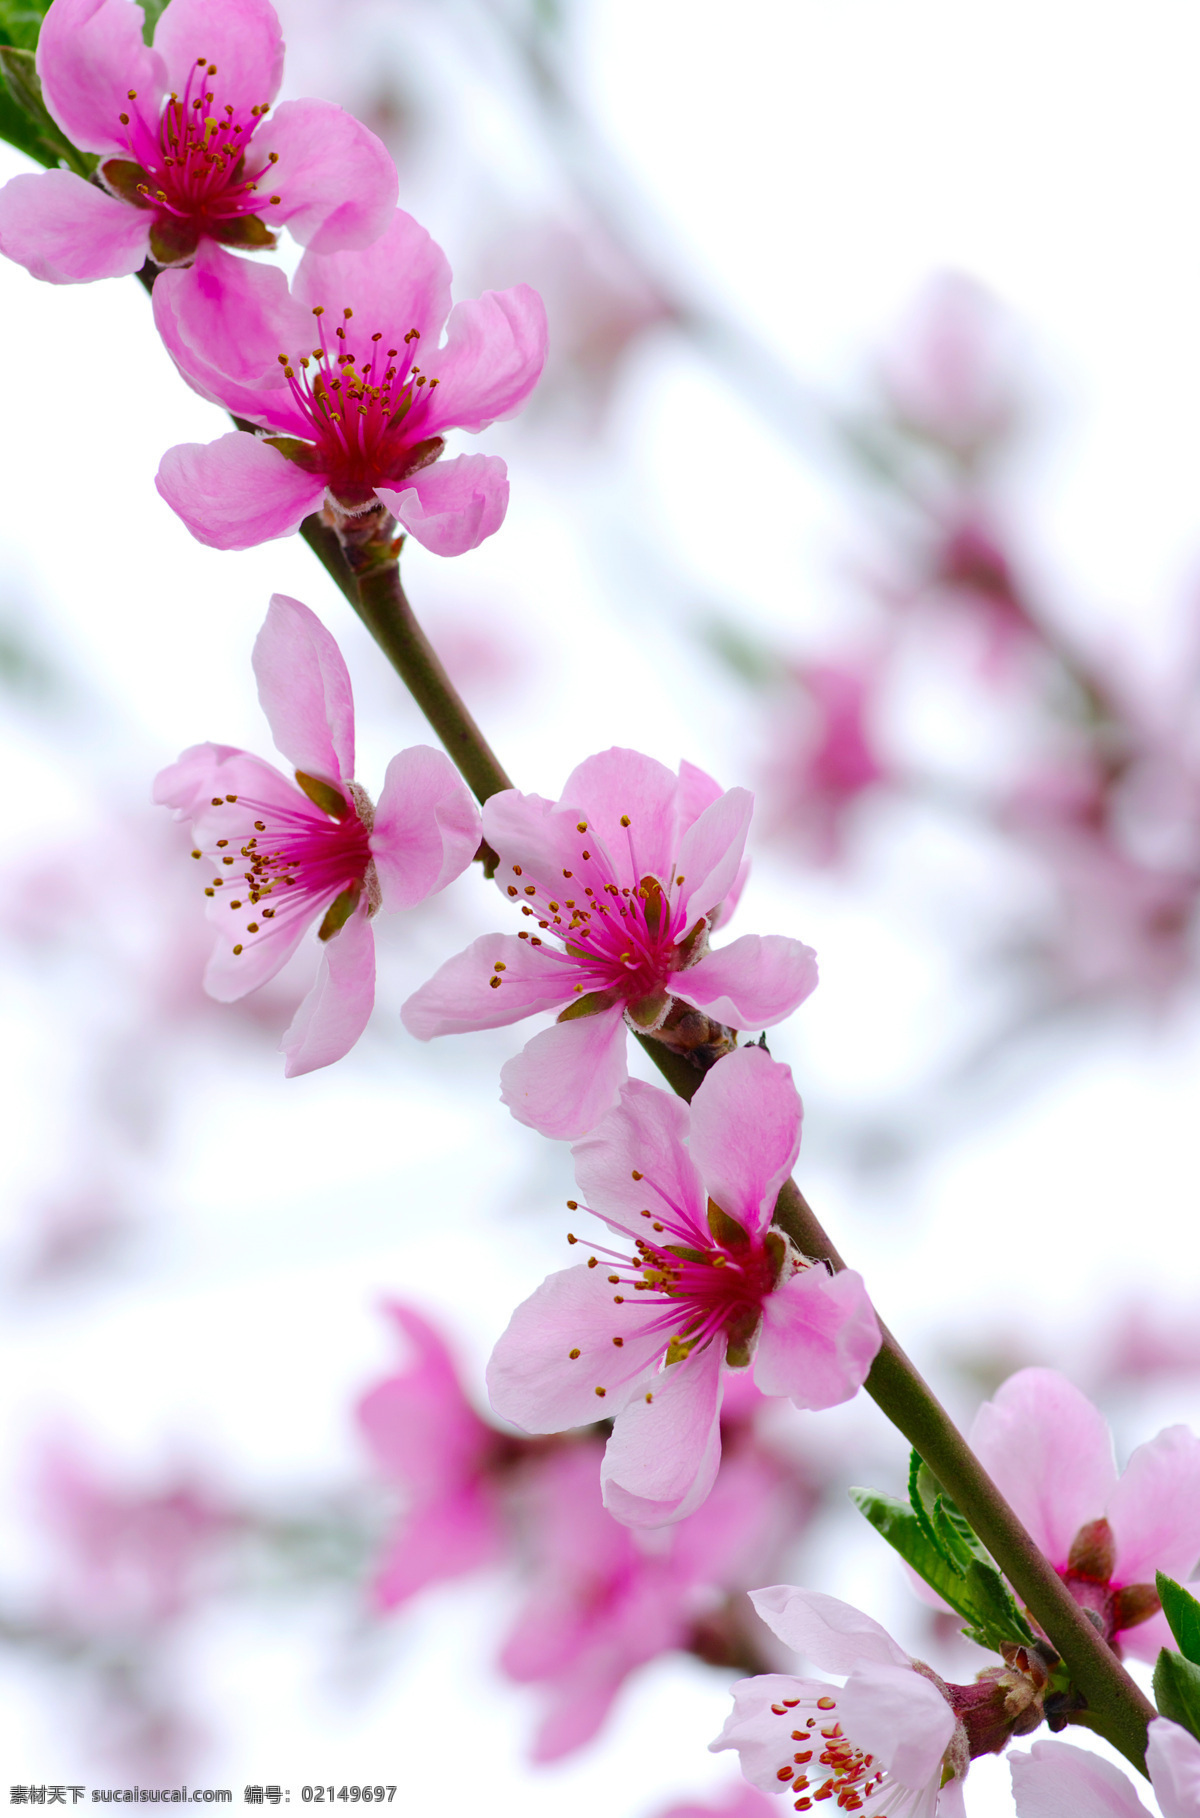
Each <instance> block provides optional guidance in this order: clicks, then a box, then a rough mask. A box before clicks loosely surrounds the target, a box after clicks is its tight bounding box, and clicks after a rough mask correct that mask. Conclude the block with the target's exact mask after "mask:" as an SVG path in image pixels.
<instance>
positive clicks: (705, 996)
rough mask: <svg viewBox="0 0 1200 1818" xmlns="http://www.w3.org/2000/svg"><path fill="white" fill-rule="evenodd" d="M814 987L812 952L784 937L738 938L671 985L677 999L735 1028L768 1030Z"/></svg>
mask: <svg viewBox="0 0 1200 1818" xmlns="http://www.w3.org/2000/svg"><path fill="white" fill-rule="evenodd" d="M816 986H817V956H816V954H815V953H814V952H813V950H812V948H811V947H806V946H805V945H804V942H803V941H794V940H792V939H791V938H790V937H789V936H788V935H786V934H743V935H741V936H740V937H739V939H737V940H736V941H730V943H729V945H728V947H718V948H717V950H716V952H715V953H706V954H705V955H704V958H703V959H701V960H698V961H697V962H696V964H695V965H694V966H689V967H688V969H687V971H686V972H681V973H679V974H678V976H677V978H676V981H675V987H676V990H677V991H678V992H679V994H680V996H681V997H686V998H687V999H688V1001H689V1003H693V1004H696V1005H698V1006H699V1008H700V1009H701V1010H706V1011H707V1012H708V1014H709V1016H711V1017H713V1018H714V1019H715V1020H716V1021H717V1022H719V1023H728V1024H729V1025H730V1027H731V1028H734V1029H770V1028H772V1027H773V1026H774V1024H776V1023H781V1022H782V1021H783V1019H784V1017H785V1016H790V1015H791V1014H792V1011H793V1010H794V1009H795V1008H796V1007H797V1005H798V1004H802V1003H803V1002H804V1000H805V998H806V997H807V996H808V995H809V993H810V992H812V991H815V990H816Z"/></svg>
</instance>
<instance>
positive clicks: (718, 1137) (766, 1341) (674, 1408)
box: [488, 1048, 880, 1526]
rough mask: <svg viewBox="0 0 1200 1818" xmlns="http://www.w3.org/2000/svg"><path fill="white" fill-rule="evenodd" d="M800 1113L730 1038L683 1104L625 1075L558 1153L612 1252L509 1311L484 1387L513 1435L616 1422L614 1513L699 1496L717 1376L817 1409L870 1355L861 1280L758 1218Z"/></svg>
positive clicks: (626, 1514)
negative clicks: (749, 1378)
mask: <svg viewBox="0 0 1200 1818" xmlns="http://www.w3.org/2000/svg"><path fill="white" fill-rule="evenodd" d="M800 1118H801V1107H800V1100H799V1098H798V1097H797V1095H796V1090H795V1087H794V1086H793V1085H792V1076H791V1073H790V1071H789V1069H788V1068H787V1067H783V1066H780V1065H779V1064H778V1063H777V1062H775V1061H772V1060H771V1059H770V1057H769V1056H768V1055H767V1054H765V1053H764V1052H763V1051H762V1049H761V1048H741V1049H738V1050H736V1051H735V1052H734V1053H732V1054H730V1055H727V1056H726V1057H725V1059H723V1060H721V1061H718V1062H717V1064H716V1066H715V1067H714V1068H713V1069H712V1070H711V1071H710V1072H709V1073H708V1075H707V1076H706V1078H705V1080H704V1082H703V1084H702V1085H701V1086H700V1089H699V1090H698V1092H697V1093H696V1096H695V1098H694V1099H693V1101H692V1104H691V1106H690V1107H688V1106H686V1105H684V1104H683V1103H682V1102H681V1101H680V1100H678V1099H676V1098H673V1097H672V1096H671V1095H670V1094H669V1093H666V1092H662V1091H659V1090H658V1088H657V1087H654V1086H647V1085H644V1084H643V1083H642V1082H641V1081H639V1080H631V1081H628V1082H627V1083H626V1084H625V1085H624V1086H623V1087H622V1089H621V1102H620V1104H619V1106H618V1107H617V1108H616V1109H615V1110H614V1111H611V1112H609V1113H608V1115H607V1116H606V1117H604V1118H603V1119H602V1120H601V1122H600V1123H599V1124H598V1125H597V1126H596V1129H595V1130H594V1132H593V1134H592V1135H591V1136H590V1137H589V1138H587V1140H586V1141H584V1142H581V1143H578V1144H577V1145H576V1147H575V1149H574V1151H573V1153H574V1157H575V1170H576V1178H577V1180H578V1182H579V1186H580V1190H581V1192H583V1193H584V1194H585V1195H586V1197H587V1198H588V1199H589V1200H591V1202H592V1204H591V1206H590V1207H589V1208H588V1210H591V1211H594V1212H595V1214H596V1216H597V1217H599V1218H601V1219H603V1221H604V1222H605V1224H607V1225H608V1227H609V1229H610V1230H611V1231H614V1232H615V1233H616V1234H617V1235H618V1237H620V1238H621V1239H622V1240H623V1247H622V1248H621V1249H619V1250H609V1249H606V1248H604V1247H602V1246H597V1247H596V1249H595V1251H594V1253H593V1255H592V1257H591V1258H590V1259H589V1261H588V1262H587V1263H584V1264H580V1265H579V1266H578V1267H576V1268H573V1269H565V1270H562V1271H561V1272H559V1273H558V1274H555V1275H551V1276H549V1277H548V1278H547V1279H546V1281H544V1282H543V1283H542V1286H541V1287H540V1288H539V1289H538V1290H537V1292H536V1293H535V1294H533V1295H531V1297H530V1298H529V1299H528V1300H527V1301H525V1302H524V1303H523V1305H522V1306H520V1307H518V1308H517V1311H516V1312H515V1313H514V1314H513V1317H512V1319H511V1321H510V1322H509V1325H508V1329H507V1330H506V1331H505V1333H504V1334H503V1336H502V1337H501V1339H500V1341H499V1343H498V1344H497V1346H496V1348H495V1351H494V1352H493V1353H492V1360H491V1363H490V1364H489V1366H488V1390H489V1393H490V1395H491V1398H492V1406H493V1407H494V1408H495V1410H496V1412H497V1413H498V1414H499V1415H500V1416H501V1418H502V1419H504V1420H511V1421H512V1423H513V1424H514V1426H518V1427H520V1428H522V1429H524V1430H525V1431H526V1432H533V1433H554V1432H559V1431H562V1430H563V1429H565V1428H568V1427H576V1426H583V1425H585V1424H587V1423H588V1422H590V1421H593V1420H595V1419H596V1418H597V1417H598V1416H600V1415H606V1416H609V1417H615V1425H614V1428H613V1433H612V1438H611V1439H610V1440H609V1443H608V1449H607V1451H606V1453H605V1458H604V1469H603V1472H602V1481H603V1486H604V1501H605V1506H606V1508H608V1510H609V1511H610V1513H611V1514H613V1515H615V1516H616V1518H617V1519H618V1521H624V1522H629V1523H631V1524H633V1525H642V1526H658V1525H660V1524H662V1523H664V1522H669V1521H678V1520H679V1519H680V1518H681V1517H682V1516H684V1515H687V1514H690V1513H691V1512H692V1510H693V1509H696V1508H698V1507H699V1506H700V1504H701V1503H702V1502H703V1501H704V1499H705V1497H706V1496H707V1495H708V1493H709V1491H710V1490H711V1488H712V1485H713V1482H714V1479H715V1478H716V1474H717V1467H718V1465H719V1463H720V1459H721V1433H720V1413H721V1400H722V1393H723V1383H722V1379H723V1377H724V1375H725V1373H726V1371H727V1370H729V1369H731V1368H732V1369H744V1368H747V1367H752V1368H753V1373H754V1379H755V1382H756V1384H757V1386H758V1387H759V1388H760V1389H761V1390H762V1391H763V1392H764V1393H765V1394H768V1395H786V1396H789V1397H790V1398H791V1400H792V1401H793V1402H795V1404H796V1405H797V1406H798V1407H803V1408H828V1407H832V1406H834V1405H835V1404H836V1403H837V1402H842V1401H848V1400H849V1399H850V1397H851V1396H852V1395H854V1394H855V1392H856V1391H857V1390H858V1388H859V1386H860V1385H861V1383H862V1381H863V1379H864V1377H865V1376H866V1374H867V1371H868V1369H869V1368H870V1365H871V1361H872V1359H873V1358H874V1356H875V1353H876V1351H877V1350H878V1349H879V1343H880V1337H879V1328H878V1325H877V1323H876V1320H875V1315H874V1313H873V1311H872V1309H871V1305H870V1302H869V1301H868V1299H867V1295H866V1290H865V1288H864V1287H863V1283H862V1280H861V1277H859V1276H858V1275H856V1274H854V1273H852V1272H850V1271H846V1272H844V1273H842V1274H840V1275H832V1276H831V1275H829V1274H828V1273H827V1272H826V1270H825V1269H824V1268H823V1267H822V1266H821V1265H819V1264H817V1265H813V1264H810V1263H808V1262H806V1261H805V1259H804V1258H803V1257H801V1256H800V1255H799V1254H798V1253H797V1252H796V1251H795V1250H794V1249H793V1248H792V1246H791V1245H790V1243H789V1242H788V1240H787V1239H786V1238H785V1237H784V1235H783V1233H782V1232H781V1231H779V1230H777V1229H775V1228H774V1227H772V1225H771V1215H772V1212H773V1210H774V1207H775V1200H776V1198H777V1196H778V1193H779V1189H780V1187H781V1186H782V1185H783V1182H784V1181H785V1180H786V1179H787V1177H788V1175H789V1174H790V1172H791V1169H792V1165H793V1163H794V1162H795V1159H796V1155H797V1152H798V1150H799V1146H800ZM570 1203H571V1204H573V1203H574V1202H570ZM571 1241H573V1242H575V1241H578V1240H577V1239H574V1238H572V1240H571ZM614 1290H615V1292H614Z"/></svg>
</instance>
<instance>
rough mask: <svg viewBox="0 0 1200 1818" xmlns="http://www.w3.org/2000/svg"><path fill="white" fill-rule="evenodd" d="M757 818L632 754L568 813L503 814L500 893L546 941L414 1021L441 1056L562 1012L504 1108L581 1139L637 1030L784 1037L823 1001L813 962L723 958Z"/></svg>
mask: <svg viewBox="0 0 1200 1818" xmlns="http://www.w3.org/2000/svg"><path fill="white" fill-rule="evenodd" d="M753 807H754V797H753V796H752V795H751V794H750V792H749V790H747V789H729V790H726V791H725V792H724V794H722V792H721V790H720V788H719V787H718V785H717V784H716V783H714V782H713V780H712V778H711V777H708V776H705V774H704V772H703V771H702V770H697V769H695V768H694V767H693V766H692V765H691V764H686V763H685V764H681V765H680V767H679V775H678V776H675V775H674V774H673V773H672V772H671V771H670V770H668V769H667V768H666V766H665V765H664V764H659V763H657V762H656V761H655V760H654V759H653V758H649V757H643V756H642V754H641V753H640V752H637V751H623V750H620V749H619V748H614V749H613V750H611V751H604V752H601V753H600V754H599V755H598V756H596V757H590V758H586V759H585V760H584V762H583V763H582V764H580V765H579V766H578V767H577V768H576V769H575V770H573V771H572V773H571V775H570V776H569V777H568V778H567V782H566V785H565V787H564V789H563V793H562V796H561V798H560V800H559V801H557V802H548V801H546V800H544V799H543V798H542V797H541V796H537V795H522V794H520V793H519V792H518V791H517V790H515V789H505V790H502V791H501V792H500V794H498V795H494V796H492V797H491V799H490V800H489V801H488V802H487V803H486V804H485V805H484V810H483V831H484V838H485V839H486V840H487V841H488V843H489V844H490V845H491V846H492V848H493V849H494V850H495V851H496V852H497V853H498V854H499V859H500V863H499V866H498V868H497V871H496V882H497V884H498V885H499V887H500V889H501V890H502V891H503V892H504V894H505V895H506V896H507V897H508V898H509V899H510V901H511V902H512V904H513V906H514V908H516V907H518V906H519V907H520V909H521V913H522V914H523V915H525V916H526V917H527V918H529V919H530V920H531V921H532V922H533V923H534V927H532V928H528V929H524V930H522V932H521V933H520V934H489V935H484V936H482V938H481V939H479V940H477V941H475V942H474V943H473V944H472V945H471V946H470V947H468V948H467V949H466V950H465V952H463V953H460V954H458V955H457V956H456V957H455V958H454V959H452V960H447V962H446V964H445V965H444V966H442V967H441V969H440V970H439V971H438V972H436V973H435V974H434V976H433V978H431V979H430V980H429V982H428V983H427V984H425V985H422V986H421V988H420V990H419V991H417V992H415V993H414V994H413V996H412V997H410V998H409V1000H408V1002H407V1003H406V1004H405V1005H404V1006H403V1008H402V1010H401V1012H400V1014H401V1016H402V1018H403V1020H404V1025H405V1027H406V1028H407V1029H408V1030H409V1031H410V1033H411V1034H413V1035H416V1036H418V1037H419V1038H420V1039H421V1040H422V1041H427V1040H429V1038H430V1037H431V1036H435V1035H450V1034H456V1033H459V1032H461V1031H463V1030H468V1029H495V1028H498V1027H500V1026H501V1025H502V1024H505V1023H515V1022H519V1021H521V1020H522V1019H523V1018H524V1017H526V1016H531V1015H533V1014H534V1013H535V1012H537V1011H539V1010H558V1011H559V1012H560V1014H559V1017H558V1020H557V1022H556V1023H555V1025H554V1027H553V1028H552V1029H546V1030H544V1031H543V1032H542V1033H541V1034H540V1035H535V1036H534V1037H533V1039H532V1041H530V1042H529V1043H528V1044H527V1046H526V1047H525V1050H524V1052H523V1053H522V1054H520V1055H519V1056H518V1057H517V1058H516V1059H515V1060H511V1061H509V1062H508V1064H507V1065H506V1066H505V1067H504V1069H503V1071H502V1072H501V1075H500V1083H501V1097H502V1098H503V1100H504V1103H505V1104H506V1105H508V1107H509V1109H510V1110H511V1111H512V1113H513V1116H514V1117H516V1118H517V1119H518V1120H519V1121H520V1122H521V1123H523V1124H531V1125H532V1126H533V1128H534V1129H535V1130H540V1131H542V1133H543V1134H544V1135H546V1136H558V1137H568V1138H571V1137H578V1136H582V1135H583V1134H584V1133H585V1132H586V1131H588V1130H590V1129H591V1128H592V1126H593V1125H594V1124H595V1122H596V1120H597V1118H598V1117H600V1116H601V1115H602V1114H603V1113H604V1112H605V1111H607V1110H608V1109H609V1108H610V1106H612V1105H613V1104H614V1103H615V1102H616V1098H617V1094H618V1093H619V1091H620V1088H621V1084H622V1082H623V1081H624V1080H625V1079H626V1078H627V1071H626V1066H625V1025H626V1024H627V1023H628V1025H629V1026H630V1027H631V1028H633V1029H635V1030H645V1031H648V1032H654V1031H660V1030H662V1029H663V1025H664V1024H665V1023H667V1021H668V1018H670V1017H671V1016H672V1014H673V1013H678V1011H679V1010H680V1008H681V1006H682V1009H683V1011H684V1012H685V1013H686V1010H687V1008H688V1007H695V1008H696V1009H698V1010H700V1011H702V1012H703V1013H704V1017H711V1018H714V1019H717V1020H718V1021H719V1022H721V1023H725V1024H729V1025H731V1026H732V1027H734V1028H737V1029H762V1028H770V1027H771V1025H772V1024H774V1023H778V1022H781V1021H782V1020H783V1018H784V1017H785V1016H789V1015H790V1014H791V1012H792V1011H793V1010H794V1009H795V1008H796V1006H797V1005H798V1004H800V1003H802V1002H803V1000H804V999H805V998H806V997H807V996H808V994H809V992H810V991H812V990H813V988H814V986H815V985H816V982H817V966H816V955H815V954H814V953H813V951H812V948H811V947H806V946H804V944H803V943H802V942H801V941H797V940H791V939H788V938H787V937H786V936H783V935H778V934H775V935H757V934H744V935H743V936H742V937H741V939H740V940H736V941H733V942H732V943H731V944H730V945H729V946H728V947H724V948H721V949H719V950H718V951H716V952H710V951H709V946H708V936H709V933H710V931H711V930H712V929H713V928H716V927H717V926H719V925H720V923H721V921H722V920H723V919H724V915H725V913H726V912H727V911H728V910H729V909H730V908H731V907H732V903H733V901H734V900H735V899H736V894H737V889H738V885H739V882H740V878H741V875H742V863H743V861H742V853H743V849H744V847H745V843H746V834H747V831H748V829H749V826H750V816H751V812H752V810H753ZM677 1000H679V1002H677ZM695 1020H698V1021H701V1022H703V1020H704V1018H700V1019H695Z"/></svg>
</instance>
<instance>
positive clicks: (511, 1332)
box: [487, 1263, 666, 1433]
mask: <svg viewBox="0 0 1200 1818" xmlns="http://www.w3.org/2000/svg"><path fill="white" fill-rule="evenodd" d="M608 1274H609V1271H608V1270H607V1269H606V1268H605V1267H604V1266H603V1263H600V1264H598V1265H597V1266H596V1267H595V1268H594V1269H590V1268H589V1267H588V1265H587V1264H586V1263H580V1264H579V1265H578V1267H576V1268H574V1269H560V1270H558V1271H557V1273H556V1274H554V1275H548V1276H547V1277H546V1279H545V1281H544V1282H543V1283H542V1285H541V1287H540V1288H538V1289H536V1290H535V1292H534V1293H533V1294H531V1295H530V1296H529V1299H528V1300H524V1301H522V1302H521V1305H520V1306H519V1307H518V1308H517V1310H516V1312H515V1313H514V1314H513V1316H512V1318H511V1319H510V1320H509V1322H508V1326H507V1328H506V1329H505V1331H504V1332H503V1333H502V1334H501V1336H500V1338H499V1340H498V1341H497V1344H496V1348H495V1350H494V1351H493V1352H492V1356H491V1361H490V1363H489V1364H488V1367H487V1387H488V1395H489V1396H490V1397H491V1403H492V1406H493V1408H494V1409H495V1410H496V1412H497V1414H498V1415H499V1416H500V1418H501V1420H507V1421H511V1423H512V1425H513V1426H514V1427H520V1428H521V1429H522V1430H523V1431H524V1432H526V1433H562V1432H565V1431H566V1429H567V1428H568V1427H582V1426H587V1425H590V1423H591V1422H592V1421H594V1420H599V1419H601V1418H602V1417H603V1416H605V1415H613V1414H619V1413H620V1411H621V1409H622V1408H623V1407H624V1406H625V1404H626V1402H627V1401H628V1400H629V1398H630V1396H632V1395H637V1394H639V1393H640V1392H644V1389H645V1388H646V1387H649V1382H648V1381H644V1379H645V1378H647V1377H648V1376H649V1375H650V1373H651V1372H652V1371H653V1368H654V1364H655V1361H656V1359H657V1358H658V1355H659V1353H660V1352H661V1351H662V1349H663V1347H664V1345H665V1343H666V1340H665V1339H664V1337H663V1336H662V1334H661V1333H660V1332H658V1331H655V1330H650V1331H647V1329H646V1327H647V1323H648V1322H649V1324H651V1325H653V1321H652V1320H649V1314H648V1311H647V1309H646V1308H645V1307H643V1306H642V1305H641V1303H640V1301H638V1300H637V1299H636V1297H635V1296H633V1295H630V1296H629V1298H628V1299H626V1300H624V1301H622V1302H621V1303H620V1304H618V1303H617V1302H616V1301H615V1300H614V1298H613V1296H614V1294H619V1293H620V1289H619V1288H614V1287H613V1285H612V1283H611V1282H610V1281H609V1280H608ZM614 1338H621V1339H622V1340H623V1341H624V1342H623V1343H622V1344H621V1345H620V1346H616V1345H614V1344H613V1339H614ZM572 1351H578V1352H579V1356H578V1357H572V1356H571V1353H572ZM655 1380H657V1378H655ZM598 1388H599V1389H603V1390H604V1394H603V1395H597V1393H596V1390H597V1389H598Z"/></svg>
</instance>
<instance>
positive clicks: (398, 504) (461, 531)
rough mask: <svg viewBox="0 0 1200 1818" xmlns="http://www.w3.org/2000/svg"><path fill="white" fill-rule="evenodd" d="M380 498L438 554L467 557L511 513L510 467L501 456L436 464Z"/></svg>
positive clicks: (383, 489) (382, 491)
mask: <svg viewBox="0 0 1200 1818" xmlns="http://www.w3.org/2000/svg"><path fill="white" fill-rule="evenodd" d="M375 493H376V497H377V498H380V499H382V500H383V502H384V504H385V505H386V506H387V508H388V510H389V511H390V512H392V514H393V515H394V516H395V517H396V518H398V519H399V521H400V523H401V524H403V526H404V528H405V530H407V531H409V532H410V533H411V534H412V535H413V536H414V537H416V539H417V542H418V543H420V544H421V545H422V546H423V547H424V548H425V549H428V550H431V551H432V552H433V554H434V555H440V556H455V555H465V554H466V552H467V551H468V550H469V549H477V548H478V547H479V545H480V543H482V542H483V541H484V540H485V539H486V538H487V537H490V536H492V535H493V534H494V533H495V532H496V531H497V530H499V528H500V526H501V524H503V522H504V514H505V512H506V511H507V510H508V469H507V467H506V466H505V465H504V462H503V461H502V460H501V459H500V457H499V455H482V454H472V455H459V456H458V457H457V458H456V459H455V460H453V461H435V462H434V464H433V466H432V467H426V468H423V469H422V471H421V472H420V473H416V474H414V475H413V477H412V479H411V480H407V481H405V482H403V483H402V484H401V485H399V486H384V485H376V487H375Z"/></svg>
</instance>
